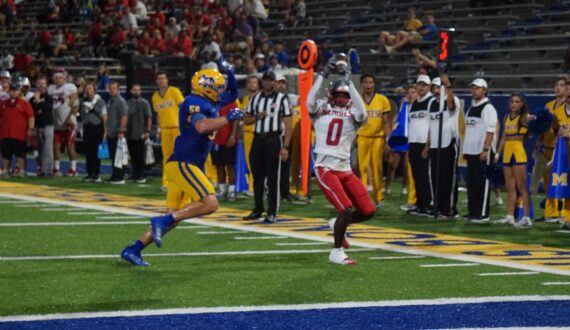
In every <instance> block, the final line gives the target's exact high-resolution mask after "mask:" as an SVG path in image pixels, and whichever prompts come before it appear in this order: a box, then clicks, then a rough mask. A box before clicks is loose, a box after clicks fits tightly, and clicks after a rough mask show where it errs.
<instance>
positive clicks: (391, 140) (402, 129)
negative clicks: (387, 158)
mask: <svg viewBox="0 0 570 330" xmlns="http://www.w3.org/2000/svg"><path fill="white" fill-rule="evenodd" d="M408 108H409V103H408V102H403V103H402V109H401V110H400V113H398V118H397V120H396V124H395V125H394V128H393V129H392V133H390V136H389V137H388V145H389V146H390V148H391V149H392V150H393V151H395V152H406V151H408V149H409V146H408Z"/></svg>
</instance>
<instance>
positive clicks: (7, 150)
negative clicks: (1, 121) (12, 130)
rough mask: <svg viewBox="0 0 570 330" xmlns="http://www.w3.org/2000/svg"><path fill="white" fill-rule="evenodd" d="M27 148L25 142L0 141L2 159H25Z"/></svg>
mask: <svg viewBox="0 0 570 330" xmlns="http://www.w3.org/2000/svg"><path fill="white" fill-rule="evenodd" d="M27 147H28V143H27V141H20V140H15V139H2V158H3V159H12V156H16V157H18V158H25V157H26V150H27Z"/></svg>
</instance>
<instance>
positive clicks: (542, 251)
mask: <svg viewBox="0 0 570 330" xmlns="http://www.w3.org/2000/svg"><path fill="white" fill-rule="evenodd" d="M0 197H6V198H14V199H18V200H28V201H35V202H43V203H48V204H56V205H69V206H74V207H77V208H84V209H92V210H98V211H107V212H114V213H121V214H129V215H137V216H146V217H151V216H155V215H157V214H160V213H161V212H162V210H163V209H164V203H163V202H161V201H158V200H147V199H143V198H136V197H129V196H120V195H111V194H101V193H93V192H85V191H81V190H72V189H62V188H54V187H46V186H36V185H30V184H21V183H9V182H0ZM246 213H247V212H246V211H241V210H235V209H229V208H220V210H219V212H217V213H215V214H214V215H212V216H208V217H204V218H199V219H189V220H186V221H185V222H187V223H193V224H199V225H208V226H216V227H221V228H227V229H236V230H243V231H250V232H256V233H262V234H269V235H279V236H287V237H293V238H298V239H305V240H311V241H319V242H331V241H332V233H331V231H330V229H329V228H328V224H327V222H326V221H323V220H322V219H314V218H292V217H289V218H288V217H286V216H283V217H282V218H280V219H282V220H280V222H278V223H277V224H263V223H261V222H252V221H243V220H241V216H242V215H245V214H246ZM349 236H350V241H351V244H352V245H353V246H357V247H363V248H372V249H381V250H385V251H391V252H396V253H405V254H413V255H423V256H428V257H436V258H443V259H450V260H458V261H464V262H475V263H482V264H487V265H493V266H502V267H509V268H515V269H523V270H529V271H536V272H543V273H550V274H557V275H566V276H568V275H570V250H564V249H558V248H545V247H536V246H529V245H523V244H514V243H506V242H499V241H491V240H481V239H475V238H467V237H461V236H452V235H443V234H436V233H426V232H416V231H409V230H400V229H394V228H384V227H377V226H369V225H360V224H357V225H354V226H351V227H350V232H349Z"/></svg>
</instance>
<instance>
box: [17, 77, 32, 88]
mask: <svg viewBox="0 0 570 330" xmlns="http://www.w3.org/2000/svg"><path fill="white" fill-rule="evenodd" d="M19 83H20V86H30V79H28V77H21V78H20V81H19Z"/></svg>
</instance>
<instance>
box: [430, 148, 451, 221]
mask: <svg viewBox="0 0 570 330" xmlns="http://www.w3.org/2000/svg"><path fill="white" fill-rule="evenodd" d="M457 154H458V153H457V144H456V142H455V140H452V141H451V144H450V145H449V146H448V147H446V148H441V149H439V170H438V169H437V166H436V162H437V149H430V150H429V159H430V167H431V181H432V187H433V189H434V191H433V193H434V199H435V193H436V191H435V190H436V187H437V190H438V191H437V205H434V211H437V213H438V214H444V215H455V214H457V175H456V172H457ZM434 203H435V201H434Z"/></svg>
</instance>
